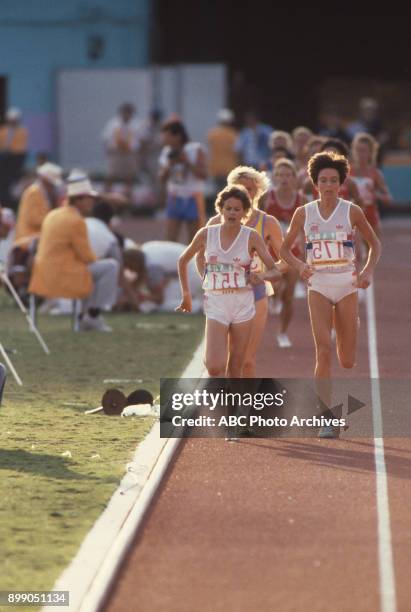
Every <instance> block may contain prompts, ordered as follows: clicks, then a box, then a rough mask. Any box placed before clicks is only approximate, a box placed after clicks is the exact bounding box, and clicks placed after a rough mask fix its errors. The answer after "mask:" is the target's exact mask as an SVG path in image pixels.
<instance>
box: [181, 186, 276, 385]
mask: <svg viewBox="0 0 411 612" xmlns="http://www.w3.org/2000/svg"><path fill="white" fill-rule="evenodd" d="M215 206H216V211H217V212H218V213H219V215H221V216H222V219H223V221H222V223H220V224H218V225H212V226H209V227H205V228H203V229H201V230H200V231H199V232H197V234H196V235H195V237H194V239H193V241H192V243H191V244H190V245H189V246H188V247H187V249H186V250H185V251H184V253H183V254H182V255H181V256H180V259H179V263H178V272H179V277H180V284H181V291H182V301H181V304H180V306H179V307H178V308H177V309H176V310H177V311H180V312H190V311H191V295H190V290H189V287H188V277H187V276H188V275H187V265H188V262H189V261H190V260H191V259H192V258H193V257H194V256H195V255H196V253H199V252H201V251H202V250H204V252H205V263H206V268H205V274H204V283H203V288H204V290H205V300H204V312H205V315H206V352H205V365H206V368H207V370H208V373H209V375H210V376H217V377H224V376H225V374H226V368H227V375H228V376H229V377H232V378H241V376H242V374H243V367H244V361H245V355H246V349H247V346H248V344H249V340H250V335H251V332H252V327H253V319H254V316H255V305H254V294H253V291H252V289H251V285H250V281H252V280H253V279H254V278H256V280H257V281H258V282H260V283H261V281H262V279H263V278H270V277H271V275H272V274H273V273H274V274H275V275H276V274H277V272H276V267H275V263H274V260H273V258H272V257H271V255H270V254H269V252H268V251H267V249H266V247H265V244H264V241H263V239H262V238H261V236H260V235H259V234H258V233H257V232H256V231H255V230H254V229H253V228H251V227H246V226H245V225H244V223H243V222H244V221H245V220H246V219H247V216H248V215H249V214H250V212H251V210H252V206H251V200H250V197H249V195H248V193H247V191H246V189H245V188H244V187H242V186H241V185H234V186H228V187H226V188H225V189H223V191H221V192H220V193H219V194H218V196H217V200H216V205H215ZM254 252H257V255H258V256H259V257H260V258H261V260H262V261H263V263H264V265H265V266H266V268H267V269H268V272H266V273H264V274H261V275H255V276H253V275H250V268H251V263H252V260H253V256H254ZM270 271H272V272H270ZM229 335H230V342H229V349H228V338H229Z"/></svg>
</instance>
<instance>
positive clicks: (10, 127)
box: [0, 108, 28, 204]
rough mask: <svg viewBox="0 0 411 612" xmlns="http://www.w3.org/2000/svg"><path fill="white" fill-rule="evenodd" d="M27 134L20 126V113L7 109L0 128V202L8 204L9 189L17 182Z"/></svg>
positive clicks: (22, 162)
mask: <svg viewBox="0 0 411 612" xmlns="http://www.w3.org/2000/svg"><path fill="white" fill-rule="evenodd" d="M27 149H28V132H27V128H25V127H24V126H23V125H22V124H21V111H20V110H19V109H18V108H9V109H8V111H7V113H6V121H5V123H4V125H2V126H1V127H0V201H1V202H2V203H3V204H4V203H7V204H9V203H10V187H11V185H12V184H13V183H14V182H15V181H18V180H19V178H20V176H21V173H22V170H23V165H24V162H25V159H26V155H27Z"/></svg>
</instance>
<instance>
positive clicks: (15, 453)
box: [0, 449, 115, 482]
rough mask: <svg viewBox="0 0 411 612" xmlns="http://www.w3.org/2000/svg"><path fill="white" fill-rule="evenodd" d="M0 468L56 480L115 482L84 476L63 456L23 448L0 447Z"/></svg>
mask: <svg viewBox="0 0 411 612" xmlns="http://www.w3.org/2000/svg"><path fill="white" fill-rule="evenodd" d="M0 470H14V471H15V472H25V473H28V474H40V475H42V476H46V477H48V478H55V479H56V480H59V479H63V480H94V481H99V482H115V479H114V480H112V479H104V478H97V477H95V476H84V475H82V474H78V473H76V472H73V471H72V470H70V469H69V467H68V461H67V459H65V458H64V457H56V456H54V455H40V454H34V453H28V452H27V451H24V450H4V449H0Z"/></svg>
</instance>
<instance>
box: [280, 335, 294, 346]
mask: <svg viewBox="0 0 411 612" xmlns="http://www.w3.org/2000/svg"><path fill="white" fill-rule="evenodd" d="M277 344H278V346H279V347H280V348H290V346H292V343H291V340H290V338H289V337H288V336H287V334H277Z"/></svg>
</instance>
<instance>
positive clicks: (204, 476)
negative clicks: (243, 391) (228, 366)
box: [104, 220, 411, 612]
mask: <svg viewBox="0 0 411 612" xmlns="http://www.w3.org/2000/svg"><path fill="white" fill-rule="evenodd" d="M410 230H411V224H410V222H409V221H407V220H405V221H404V222H403V221H401V222H399V221H392V222H390V223H389V224H386V225H385V228H384V253H383V257H382V260H381V262H380V264H379V268H378V272H377V274H376V278H375V302H376V310H377V329H378V348H379V350H378V358H379V367H380V375H381V376H384V377H388V378H391V379H399V380H400V379H409V378H410V368H409V364H410V359H411V354H410V343H409V330H410V307H409V305H410V303H411V287H410V283H409V264H408V257H407V255H408V252H409V241H410V233H411V232H410ZM361 320H362V325H361V329H360V344H359V351H358V364H357V367H356V370H355V373H354V375H355V376H358V377H368V376H369V356H368V338H367V325H366V312H365V307H364V305H361ZM275 327H276V320H275V318H270V320H269V323H268V327H267V334H266V336H265V339H264V345H263V347H262V349H261V352H260V354H259V359H258V374H259V376H269V377H272V376H276V377H293V376H296V377H298V376H299V377H302V376H307V377H310V376H311V375H312V370H313V365H314V358H313V343H312V338H311V333H310V327H309V321H308V313H307V307H306V303H305V300H298V301H297V303H296V314H295V319H294V321H293V323H292V327H291V329H290V337H291V339H292V340H293V347H292V348H291V349H286V350H284V349H283V350H280V349H278V348H277V347H276V346H275V342H274V338H275ZM337 367H338V366H337V365H335V372H336V373H337ZM338 375H341V376H346V375H347V374H345V373H342V372H341V371H339V372H338ZM350 375H351V376H352V373H350ZM384 402H388V403H389V404H390V406H389V407H391V408H393V409H395V406H396V401H395V397H392V398H389V399H388V400H387V399H386V398H384ZM385 408H386V406H385V403H384V410H385ZM401 418H407V415H405V417H404V415H401ZM408 423H409V417H408ZM385 462H386V469H387V480H388V495H389V510H390V517H391V521H390V529H391V534H392V548H393V566H394V568H393V569H394V578H395V590H396V598H397V607H396V608H395V607H393V608H390V610H395V609H397V610H398V611H401V612H402V611H404V612H409V611H410V610H411V604H410V600H411V582H410V580H409V567H410V565H411V529H410V526H409V509H410V508H411V485H410V478H411V443H410V439H409V438H405V437H403V438H399V437H395V438H389V439H385ZM380 590H381V581H380V578H379V557H378V516H377V502H376V473H375V461H374V440H373V438H357V439H352V440H348V439H343V438H342V439H340V440H318V439H316V438H305V439H299V438H290V439H280V440H279V439H275V440H274V439H246V440H244V439H243V440H241V441H238V442H236V443H227V442H225V441H224V440H220V439H219V440H202V439H191V440H187V441H185V442H183V443H182V444H181V446H180V451H179V452H178V456H177V457H176V458H175V460H174V462H173V465H172V466H171V468H170V469H169V471H168V473H167V476H166V478H165V479H164V480H163V483H162V485H161V487H160V489H159V491H158V493H157V496H156V499H155V501H154V503H153V504H152V506H151V509H150V512H149V513H148V515H147V517H146V519H145V522H144V524H143V526H142V528H141V530H140V532H139V535H138V536H137V538H136V540H135V542H134V544H133V546H132V548H131V550H130V553H129V555H128V556H127V558H126V560H125V562H124V563H123V565H122V567H121V569H120V571H119V575H118V577H117V579H116V581H115V585H114V588H113V591H112V593H111V596H110V599H109V600H108V602H107V603H106V605H105V607H104V610H106V612H120V611H127V612H128V611H129V610H133V611H136V612H160V611H161V612H174V611H175V612H177V611H178V612H194V611H195V612H218V611H220V610H221V611H223V610H224V611H226V610H229V611H231V610H235V611H236V612H249V611H255V612H260V611H261V612H266V611H273V610H276V611H277V610H278V611H281V612H299V611H304V612H305V611H307V610H310V611H312V612H320V611H321V612H322V611H324V612H326V611H327V612H328V611H330V610H332V611H333V612H343V611H347V612H375V611H378V610H380V609H383V608H381V603H380V602H381V600H380ZM388 610H389V608H388V607H386V608H385V610H384V612H388Z"/></svg>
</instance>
